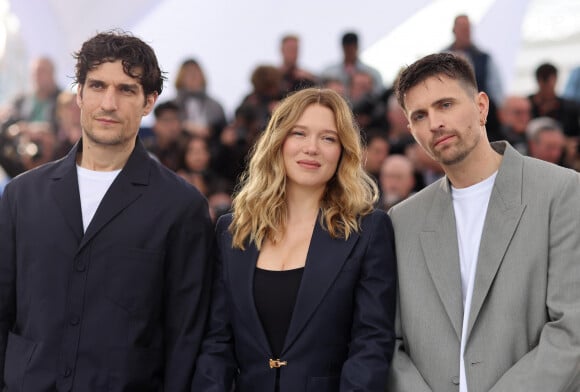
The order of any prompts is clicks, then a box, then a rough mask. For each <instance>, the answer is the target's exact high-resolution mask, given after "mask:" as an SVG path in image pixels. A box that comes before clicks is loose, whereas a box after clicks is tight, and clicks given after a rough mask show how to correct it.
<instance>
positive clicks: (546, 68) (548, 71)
mask: <svg viewBox="0 0 580 392" xmlns="http://www.w3.org/2000/svg"><path fill="white" fill-rule="evenodd" d="M550 76H558V69H557V68H556V66H555V65H554V64H551V63H543V64H540V66H538V68H536V80H537V81H542V82H545V81H546V80H548V79H549V78H550Z"/></svg>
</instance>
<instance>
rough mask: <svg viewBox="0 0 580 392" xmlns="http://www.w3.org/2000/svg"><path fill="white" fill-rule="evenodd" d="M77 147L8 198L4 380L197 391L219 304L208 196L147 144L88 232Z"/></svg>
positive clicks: (4, 214) (39, 389)
mask: <svg viewBox="0 0 580 392" xmlns="http://www.w3.org/2000/svg"><path fill="white" fill-rule="evenodd" d="M79 148H81V147H80V146H79V145H77V146H76V147H75V148H73V149H72V151H71V152H70V153H69V154H68V155H67V156H66V157H65V158H63V159H61V160H59V161H56V162H52V163H49V164H47V165H45V166H42V167H40V168H38V169H35V170H32V171H30V172H28V173H25V174H23V175H21V176H19V177H17V178H15V179H13V180H12V181H11V182H10V183H9V184H8V186H7V187H6V190H5V192H4V194H3V195H2V199H1V200H0V353H1V356H0V371H1V373H0V385H2V384H4V387H5V388H6V389H4V390H7V391H10V392H16V391H30V392H44V391H56V390H58V391H71V390H72V391H83V392H92V391H135V392H145V391H171V392H177V391H186V390H187V391H188V390H189V388H190V387H191V379H192V376H193V370H194V365H195V358H196V355H197V352H198V349H199V346H200V344H201V339H202V335H203V328H204V325H205V318H206V314H207V309H208V307H209V297H210V290H209V288H207V289H206V287H207V286H209V285H208V284H206V283H205V280H207V279H211V278H209V277H208V275H207V272H208V270H209V269H210V268H209V263H208V260H209V261H210V262H211V259H212V257H211V245H212V239H213V226H212V225H211V222H210V220H209V216H208V207H207V203H206V201H205V199H204V198H203V196H202V195H201V194H200V193H199V192H198V191H197V190H196V189H195V188H193V187H192V186H190V185H188V184H186V183H185V182H184V181H183V180H182V179H181V178H179V177H178V176H176V175H175V174H174V173H172V172H170V171H169V170H167V169H166V168H164V167H162V166H161V165H160V164H159V163H157V162H156V161H155V160H153V159H152V158H151V157H150V156H149V155H148V153H147V151H146V150H145V149H144V147H143V146H142V144H141V142H139V141H137V144H136V146H135V148H134V151H133V152H132V154H131V156H130V157H129V160H128V161H127V163H126V165H125V167H124V168H123V169H122V171H121V172H120V173H119V175H118V176H117V178H116V179H115V181H114V182H113V183H112V184H111V186H110V188H109V190H108V191H107V193H106V194H105V196H104V198H103V199H102V201H101V204H100V205H99V207H98V209H97V211H96V213H95V216H94V218H93V219H92V221H91V223H90V225H89V226H88V228H87V230H86V232H85V233H83V225H82V215H81V207H80V197H79V189H78V181H77V169H76V155H77V149H79ZM2 375H3V376H2Z"/></svg>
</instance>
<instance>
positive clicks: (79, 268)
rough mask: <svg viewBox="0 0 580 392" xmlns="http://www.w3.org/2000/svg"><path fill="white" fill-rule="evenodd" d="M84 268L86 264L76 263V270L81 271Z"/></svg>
mask: <svg viewBox="0 0 580 392" xmlns="http://www.w3.org/2000/svg"><path fill="white" fill-rule="evenodd" d="M86 268H87V266H86V265H84V264H83V263H78V264H77V271H79V272H83V271H84V270H85V269H86Z"/></svg>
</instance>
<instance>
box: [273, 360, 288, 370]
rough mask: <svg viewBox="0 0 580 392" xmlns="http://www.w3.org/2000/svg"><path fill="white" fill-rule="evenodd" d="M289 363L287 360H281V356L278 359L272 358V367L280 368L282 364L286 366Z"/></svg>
mask: <svg viewBox="0 0 580 392" xmlns="http://www.w3.org/2000/svg"><path fill="white" fill-rule="evenodd" d="M286 365H288V362H287V361H280V358H278V359H272V358H270V369H274V368H275V369H278V368H280V367H282V366H286Z"/></svg>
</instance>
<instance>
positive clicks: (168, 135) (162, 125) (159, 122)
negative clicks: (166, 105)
mask: <svg viewBox="0 0 580 392" xmlns="http://www.w3.org/2000/svg"><path fill="white" fill-rule="evenodd" d="M153 132H155V135H156V136H157V138H158V139H162V140H163V141H168V142H171V141H175V140H177V138H178V137H179V135H180V134H181V120H180V118H179V112H178V111H175V110H164V111H163V112H161V113H160V114H159V116H158V117H157V118H156V119H155V124H154V125H153Z"/></svg>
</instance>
